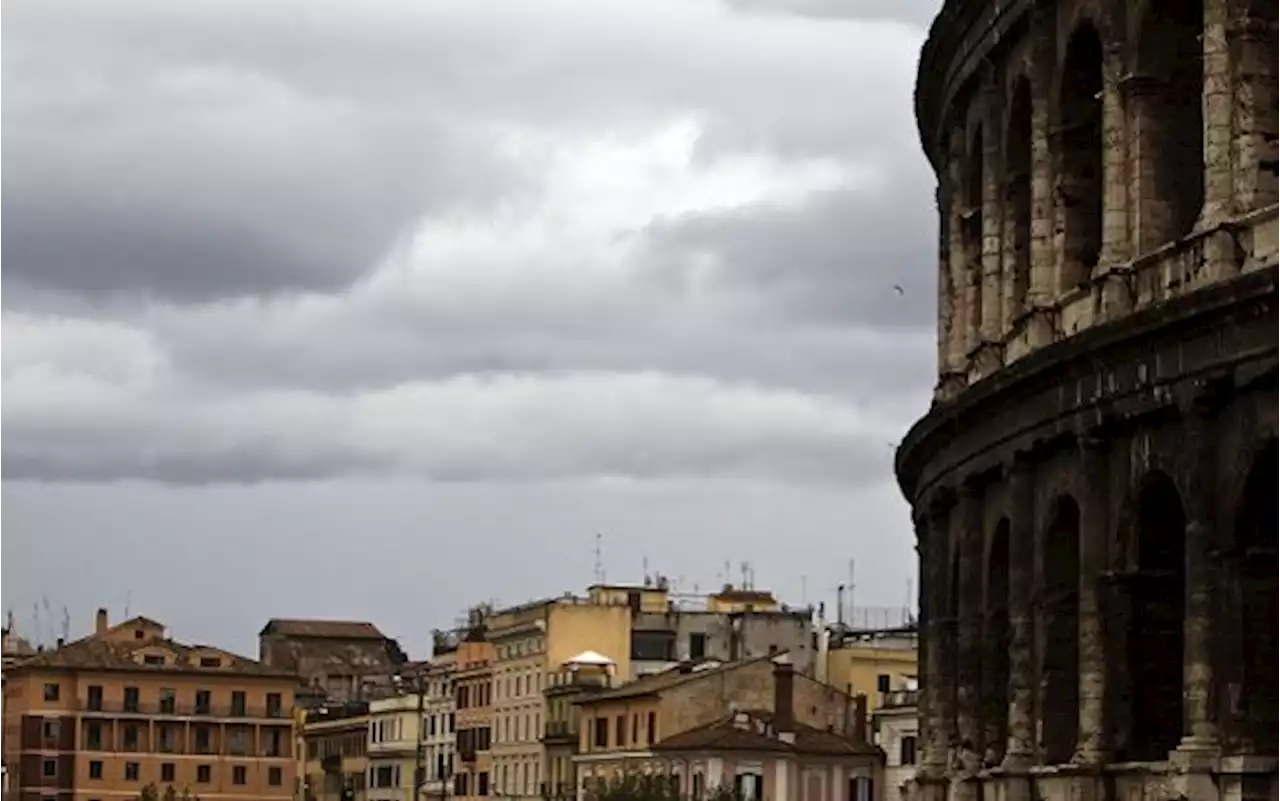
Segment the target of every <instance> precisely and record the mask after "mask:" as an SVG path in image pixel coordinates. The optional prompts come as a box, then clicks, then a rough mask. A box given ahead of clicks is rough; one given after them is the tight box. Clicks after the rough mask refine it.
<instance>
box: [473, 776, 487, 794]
mask: <svg viewBox="0 0 1280 801" xmlns="http://www.w3.org/2000/svg"><path fill="white" fill-rule="evenodd" d="M488 794H489V774H488V773H486V772H484V771H480V772H479V773H477V774H476V795H488Z"/></svg>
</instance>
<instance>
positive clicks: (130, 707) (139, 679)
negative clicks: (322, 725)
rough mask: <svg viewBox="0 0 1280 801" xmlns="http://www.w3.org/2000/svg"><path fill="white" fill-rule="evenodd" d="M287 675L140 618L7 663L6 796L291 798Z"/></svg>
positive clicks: (41, 799)
mask: <svg viewBox="0 0 1280 801" xmlns="http://www.w3.org/2000/svg"><path fill="white" fill-rule="evenodd" d="M294 685H295V677H294V676H293V675H291V674H288V673H283V672H279V671H275V670H272V669H270V668H267V667H265V666H263V665H262V664H260V663H258V662H255V661H253V660H251V659H246V658H244V657H241V656H237V655H235V654H231V653H228V652H226V651H223V650H220V649H218V648H214V647H212V646H207V645H187V644H183V643H179V642H175V641H174V640H171V639H169V638H168V637H167V635H166V632H165V627H164V626H163V625H162V624H160V623H157V622H156V621H154V620H150V619H148V618H145V617H135V618H132V619H131V620H128V621H126V622H124V623H121V624H119V625H116V626H109V625H108V620H107V612H106V610H99V611H98V616H97V621H96V626H95V630H94V633H93V634H92V635H90V636H88V637H85V638H83V639H81V640H77V641H75V642H73V643H70V644H69V645H65V646H62V647H60V648H57V649H55V650H52V651H46V652H44V653H41V654H37V655H36V656H33V657H31V658H30V659H28V660H26V661H24V662H23V663H22V664H19V665H15V666H13V667H11V668H10V669H9V670H8V671H6V674H5V681H4V738H3V741H4V746H3V748H4V762H5V768H6V771H5V772H6V777H7V778H8V779H9V785H10V796H9V797H11V798H14V799H15V800H16V801H49V799H59V801H73V800H82V801H97V800H98V799H103V800H104V801H105V800H106V799H120V798H132V797H135V796H136V795H137V794H138V793H140V792H141V791H142V790H143V788H145V787H147V786H148V785H154V786H155V787H156V788H157V789H158V790H159V791H160V792H161V793H163V792H164V791H165V790H166V789H167V788H169V787H172V788H174V790H175V792H177V793H179V794H181V793H182V792H184V791H186V792H189V793H191V794H192V795H198V796H202V797H206V798H209V797H216V798H226V799H237V798H239V799H258V800H260V801H271V800H272V799H280V800H281V801H283V799H288V798H292V797H293V796H294V793H295V781H294V774H295V769H296V763H295V761H294V759H293V756H292V752H293V718H292V715H293V689H294Z"/></svg>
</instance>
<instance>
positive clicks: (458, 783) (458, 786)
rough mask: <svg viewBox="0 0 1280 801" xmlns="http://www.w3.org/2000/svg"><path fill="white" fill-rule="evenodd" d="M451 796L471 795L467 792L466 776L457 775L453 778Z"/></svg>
mask: <svg viewBox="0 0 1280 801" xmlns="http://www.w3.org/2000/svg"><path fill="white" fill-rule="evenodd" d="M453 794H454V795H471V793H469V792H467V774H465V773H459V774H458V775H457V776H454V777H453Z"/></svg>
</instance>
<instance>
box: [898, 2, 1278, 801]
mask: <svg viewBox="0 0 1280 801" xmlns="http://www.w3.org/2000/svg"><path fill="white" fill-rule="evenodd" d="M1276 5H1277V4H1276V3H1275V2H1274V0H1272V1H1270V2H1265V1H1264V0H1128V1H1127V2H1126V1H1125V0H1059V1H1058V2H1053V0H1048V1H1045V0H947V2H946V3H945V4H944V7H943V9H942V11H941V13H940V14H939V16H938V18H937V20H936V21H935V22H934V24H933V27H932V28H931V30H930V32H929V37H928V41H927V42H926V44H925V46H924V50H923V53H922V55H921V60H920V72H919V80H918V86H917V96H916V111H917V116H918V119H919V126H920V136H921V139H922V140H923V143H924V149H925V151H926V153H927V155H928V158H929V160H930V161H931V162H932V164H933V167H934V170H935V172H936V174H937V177H938V190H937V205H938V217H939V229H940V236H939V243H938V383H937V388H936V391H935V399H934V404H933V406H932V408H931V410H930V411H929V413H928V414H927V415H926V416H925V417H924V418H923V419H921V420H920V421H919V422H918V423H917V424H916V425H915V426H914V427H913V428H912V429H911V431H910V433H909V434H908V435H907V437H906V439H905V440H904V442H903V444H902V446H901V448H900V450H899V452H898V459H897V471H898V477H899V482H900V484H901V486H902V490H903V492H904V493H905V494H906V496H907V498H908V499H909V501H910V502H911V505H912V508H913V513H914V521H915V527H916V532H917V536H918V541H919V552H920V570H921V595H920V608H921V625H922V628H923V633H924V637H923V646H922V650H923V653H922V664H923V665H924V671H923V688H922V689H923V692H922V698H921V710H920V715H921V735H922V741H923V744H924V748H923V757H922V765H921V768H920V770H919V773H918V776H917V778H916V780H915V784H914V785H913V786H912V787H911V788H909V789H910V790H911V792H913V793H914V794H915V795H916V796H917V797H919V798H929V799H955V798H964V799H1010V800H1011V801H1013V800H1016V799H1027V800H1030V799H1046V801H1051V800H1056V799H1063V800H1064V801H1065V800H1066V799H1072V800H1073V801H1074V799H1097V800H1098V801H1107V800H1109V799H1116V800H1117V801H1127V800H1128V799H1143V801H1147V800H1148V799H1164V798H1169V799H1173V798H1186V799H1193V800H1194V801H1199V799H1275V798H1276V793H1277V790H1276V784H1277V782H1276V772H1277V756H1276V754H1277V728H1278V726H1280V722H1278V720H1277V683H1278V681H1280V679H1278V677H1277V669H1276V666H1277V649H1276V641H1277V630H1278V629H1280V624H1278V623H1277V605H1278V599H1277V584H1276V575H1277V515H1276V510H1277V476H1276V454H1277V448H1276V437H1277V400H1278V399H1277V315H1276V294H1277V293H1276V263H1277V244H1276V239H1277V222H1276V197H1277V193H1276V165H1277V155H1276V152H1277V149H1276V133H1277V114H1276V103H1277V94H1276V65H1277V47H1276Z"/></svg>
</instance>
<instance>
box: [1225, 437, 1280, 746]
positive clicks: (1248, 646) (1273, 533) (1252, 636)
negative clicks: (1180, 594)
mask: <svg viewBox="0 0 1280 801" xmlns="http://www.w3.org/2000/svg"><path fill="white" fill-rule="evenodd" d="M1276 458H1277V443H1276V440H1275V439H1272V440H1270V441H1269V442H1267V443H1266V444H1265V445H1264V446H1263V447H1262V448H1260V449H1259V450H1258V451H1257V452H1256V453H1255V454H1254V458H1253V465H1252V467H1250V469H1249V473H1248V477H1247V478H1246V479H1245V484H1244V491H1243V492H1242V493H1241V497H1240V502H1239V505H1238V507H1237V510H1236V515H1235V531H1234V532H1233V533H1234V542H1233V545H1234V546H1235V547H1234V550H1235V552H1236V553H1237V554H1238V556H1239V559H1240V593H1241V604H1240V612H1239V614H1240V617H1241V620H1240V630H1241V635H1242V637H1241V640H1242V641H1241V645H1242V651H1243V656H1244V659H1243V662H1244V664H1243V674H1244V675H1243V679H1244V680H1243V682H1242V684H1243V687H1242V692H1241V699H1242V702H1243V705H1244V706H1245V716H1246V721H1247V724H1246V731H1245V734H1246V736H1247V737H1248V739H1249V740H1250V745H1251V746H1252V749H1253V751H1254V752H1255V753H1263V754H1274V753H1276V749H1277V737H1276V731H1277V728H1278V727H1280V721H1277V714H1276V710H1277V703H1278V701H1277V697H1276V694H1277V693H1276V688H1277V684H1280V676H1277V672H1276V666H1277V660H1278V659H1280V654H1278V653H1277V647H1276V631H1277V629H1280V621H1278V620H1277V605H1278V601H1277V596H1278V595H1280V592H1278V589H1277V580H1276V559H1277V550H1278V548H1280V542H1278V540H1280V534H1278V531H1277V528H1278V524H1277V506H1276V495H1275V491H1276V485H1277V484H1276V482H1277V475H1276Z"/></svg>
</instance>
